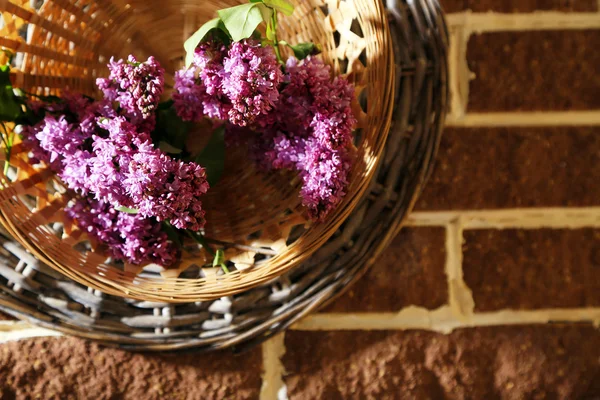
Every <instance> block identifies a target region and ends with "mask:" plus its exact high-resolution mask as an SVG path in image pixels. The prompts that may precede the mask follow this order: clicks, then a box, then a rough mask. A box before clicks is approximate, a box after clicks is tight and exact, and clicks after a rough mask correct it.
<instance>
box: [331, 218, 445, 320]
mask: <svg viewBox="0 0 600 400" xmlns="http://www.w3.org/2000/svg"><path fill="white" fill-rule="evenodd" d="M445 260H446V256H445V231H444V229H443V228H407V229H404V230H403V231H401V232H400V234H399V235H398V236H396V238H394V240H393V242H392V244H391V245H390V247H389V248H388V249H387V250H386V251H385V252H384V253H383V254H382V255H381V257H380V258H379V260H378V261H377V262H376V263H375V265H374V266H373V267H372V268H371V270H370V271H369V272H368V273H367V274H366V275H365V276H364V277H362V278H361V279H360V280H359V281H358V282H357V283H356V284H355V285H354V286H353V287H352V288H351V289H350V290H349V291H348V292H346V293H345V294H344V295H342V297H340V299H338V300H337V301H335V302H334V303H333V304H332V305H331V306H329V307H327V308H326V309H325V310H324V311H326V312H376V311H379V312H385V311H392V312H393V311H398V310H400V309H401V308H403V307H406V306H409V305H416V306H421V307H426V308H429V309H434V308H438V307H440V306H442V305H444V304H446V303H447V298H448V290H447V283H446V275H445V273H444V264H445Z"/></svg>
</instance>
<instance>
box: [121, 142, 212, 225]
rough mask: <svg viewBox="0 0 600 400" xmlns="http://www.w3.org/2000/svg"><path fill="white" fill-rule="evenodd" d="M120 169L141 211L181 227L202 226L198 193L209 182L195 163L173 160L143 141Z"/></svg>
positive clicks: (125, 185) (124, 185)
mask: <svg viewBox="0 0 600 400" xmlns="http://www.w3.org/2000/svg"><path fill="white" fill-rule="evenodd" d="M121 171H122V174H123V180H122V188H123V189H124V191H125V193H126V194H127V196H128V197H129V199H130V202H131V204H132V205H133V206H134V207H135V208H137V209H139V212H140V214H141V215H145V216H155V217H156V218H157V219H158V220H159V221H163V220H168V221H170V222H171V224H172V225H173V226H175V227H177V228H180V229H190V230H193V231H198V230H200V229H201V228H202V227H203V226H204V223H205V219H204V210H203V209H202V202H201V200H200V197H201V196H202V195H203V194H205V193H206V192H207V191H208V187H209V186H208V182H207V180H206V173H205V171H204V168H202V167H200V166H199V165H198V164H196V163H192V162H188V163H185V162H182V161H177V160H174V159H172V158H170V157H168V156H167V155H165V154H164V153H162V152H161V151H159V150H155V149H153V148H152V145H151V144H149V143H144V144H143V145H141V146H140V147H139V148H138V150H137V151H136V152H135V154H133V156H132V157H131V158H130V159H129V160H128V164H127V166H126V167H124V168H122V170H121ZM122 205H125V206H127V205H126V204H122Z"/></svg>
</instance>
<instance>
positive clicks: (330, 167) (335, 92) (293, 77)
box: [227, 57, 356, 221]
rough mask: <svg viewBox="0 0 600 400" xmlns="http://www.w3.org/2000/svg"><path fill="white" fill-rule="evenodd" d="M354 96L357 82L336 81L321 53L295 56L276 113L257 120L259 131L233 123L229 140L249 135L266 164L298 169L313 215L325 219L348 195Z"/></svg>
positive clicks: (254, 152) (249, 141)
mask: <svg viewBox="0 0 600 400" xmlns="http://www.w3.org/2000/svg"><path fill="white" fill-rule="evenodd" d="M353 97H354V88H353V86H352V85H351V84H350V83H348V82H347V81H346V80H345V79H343V78H340V77H336V78H334V79H333V80H332V79H331V76H330V69H329V67H328V66H327V65H325V64H324V63H323V62H322V61H321V60H319V59H318V58H313V57H309V58H307V59H305V60H304V61H302V62H298V60H296V59H295V58H293V57H292V58H290V59H289V60H288V62H287V65H286V78H285V86H283V89H282V90H281V93H280V98H279V101H278V102H277V103H276V106H275V109H274V110H273V112H271V113H270V114H269V116H268V118H261V119H258V120H257V121H256V124H255V126H254V127H253V129H254V130H256V131H257V132H252V131H251V130H249V129H247V130H246V131H244V130H240V129H233V128H228V130H227V135H228V140H229V141H230V142H234V143H235V142H240V141H242V140H244V138H245V140H246V143H247V144H248V147H249V150H250V154H251V156H252V157H253V158H254V159H256V161H257V163H258V165H259V166H260V167H262V168H265V169H291V170H295V171H298V172H299V175H300V177H301V178H302V182H303V187H302V190H301V193H300V195H301V197H302V202H303V204H304V205H305V206H306V207H307V208H308V211H309V215H310V216H311V218H313V219H315V220H319V221H323V220H324V219H325V218H326V216H327V215H328V213H329V212H330V211H331V210H332V209H334V208H335V207H336V206H337V205H338V204H339V202H340V201H341V200H342V199H343V197H344V196H345V194H346V187H347V185H348V179H349V172H350V167H351V162H350V151H349V148H350V147H351V143H352V138H353V136H352V130H353V126H354V124H355V123H356V119H355V118H354V115H353V113H352V109H351V102H352V99H353ZM252 133H254V134H252Z"/></svg>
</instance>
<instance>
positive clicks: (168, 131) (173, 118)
mask: <svg viewBox="0 0 600 400" xmlns="http://www.w3.org/2000/svg"><path fill="white" fill-rule="evenodd" d="M191 126H192V124H191V123H190V122H186V121H183V120H182V119H181V118H179V116H178V115H177V111H175V108H174V107H169V108H166V109H161V108H160V106H159V108H158V111H157V112H156V128H155V129H154V132H152V142H154V143H160V142H166V143H168V144H169V145H171V146H172V147H173V148H175V149H183V148H185V143H186V142H187V138H188V133H189V131H190V128H191Z"/></svg>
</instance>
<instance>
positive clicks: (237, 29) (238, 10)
mask: <svg viewBox="0 0 600 400" xmlns="http://www.w3.org/2000/svg"><path fill="white" fill-rule="evenodd" d="M267 10H268V8H267V7H265V6H264V5H263V4H260V3H247V4H242V5H239V6H236V7H231V8H225V9H223V10H219V11H218V12H217V13H218V14H219V17H220V18H221V20H222V21H223V24H224V25H225V28H227V31H228V32H229V34H230V35H231V39H232V40H233V41H234V42H239V41H240V40H242V39H247V38H249V37H250V36H252V34H253V33H254V30H255V29H256V28H257V27H258V25H259V24H260V23H261V22H263V20H265V19H264V18H265V14H264V13H266V14H268V11H267ZM270 12H271V13H273V11H272V10H271V11H270Z"/></svg>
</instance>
